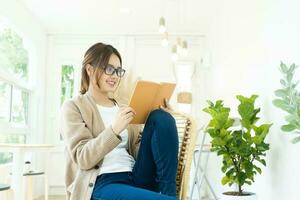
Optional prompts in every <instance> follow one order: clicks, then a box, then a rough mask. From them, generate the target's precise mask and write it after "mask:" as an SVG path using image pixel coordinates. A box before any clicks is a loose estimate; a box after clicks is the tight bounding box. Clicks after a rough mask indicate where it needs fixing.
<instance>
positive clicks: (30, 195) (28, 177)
mask: <svg viewBox="0 0 300 200" xmlns="http://www.w3.org/2000/svg"><path fill="white" fill-rule="evenodd" d="M35 176H43V177H44V182H45V185H44V188H45V194H44V199H45V200H48V177H47V175H46V174H45V173H44V172H29V173H24V174H23V177H24V178H25V180H26V186H27V199H28V200H33V199H34V194H33V189H34V186H33V180H32V179H33V177H35Z"/></svg>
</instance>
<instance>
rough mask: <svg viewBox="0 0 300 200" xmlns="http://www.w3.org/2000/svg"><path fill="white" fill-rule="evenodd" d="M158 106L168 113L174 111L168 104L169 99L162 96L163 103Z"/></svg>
mask: <svg viewBox="0 0 300 200" xmlns="http://www.w3.org/2000/svg"><path fill="white" fill-rule="evenodd" d="M159 108H160V109H162V110H164V111H166V112H168V113H173V112H174V110H173V108H172V107H171V105H170V104H169V101H168V100H167V99H166V98H164V105H160V106H159Z"/></svg>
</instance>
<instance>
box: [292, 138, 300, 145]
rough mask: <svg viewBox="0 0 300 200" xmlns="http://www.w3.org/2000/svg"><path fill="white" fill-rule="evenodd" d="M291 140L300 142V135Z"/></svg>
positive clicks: (294, 142)
mask: <svg viewBox="0 0 300 200" xmlns="http://www.w3.org/2000/svg"><path fill="white" fill-rule="evenodd" d="M291 142H292V143H293V144H296V143H298V142H300V136H298V137H295V138H294V139H292V141H291Z"/></svg>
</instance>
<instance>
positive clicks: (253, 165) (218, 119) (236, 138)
mask: <svg viewBox="0 0 300 200" xmlns="http://www.w3.org/2000/svg"><path fill="white" fill-rule="evenodd" d="M257 97H258V96H257V95H252V96H251V97H250V98H247V97H244V96H240V95H238V96H237V99H238V100H239V101H240V104H239V106H238V112H239V115H240V118H237V119H239V124H240V125H239V127H235V125H234V122H235V120H234V119H233V118H230V117H229V112H230V108H228V107H224V105H223V101H222V100H218V101H216V102H215V103H213V102H211V101H208V104H209V106H208V107H207V108H205V109H203V111H205V112H207V113H209V114H210V115H211V117H212V119H211V120H210V122H209V124H208V126H207V128H206V131H207V132H208V133H209V135H210V136H211V139H212V141H211V144H212V149H211V150H212V151H214V152H217V155H219V156H222V157H223V165H222V172H223V173H224V177H223V178H222V181H221V182H222V185H226V184H228V185H229V186H231V185H233V184H234V185H236V186H237V188H238V189H237V191H229V192H224V193H223V194H222V197H221V199H222V200H255V199H257V198H256V195H255V194H254V193H250V192H246V191H244V190H243V186H244V184H248V185H251V184H252V183H253V182H254V176H255V175H256V174H257V173H259V174H261V168H260V167H259V166H258V164H262V165H264V166H266V161H265V160H264V157H265V155H266V151H267V150H269V144H267V143H265V138H266V136H267V134H268V133H269V129H270V127H271V125H272V124H261V125H257V124H256V123H257V121H258V120H259V118H258V117H257V114H258V113H259V112H260V108H255V107H254V103H255V100H256V98H257Z"/></svg>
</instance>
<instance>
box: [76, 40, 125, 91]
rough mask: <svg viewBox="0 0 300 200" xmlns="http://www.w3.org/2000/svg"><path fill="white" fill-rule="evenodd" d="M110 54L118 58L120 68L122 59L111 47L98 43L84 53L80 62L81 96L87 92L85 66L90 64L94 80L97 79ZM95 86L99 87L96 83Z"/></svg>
mask: <svg viewBox="0 0 300 200" xmlns="http://www.w3.org/2000/svg"><path fill="white" fill-rule="evenodd" d="M112 54H115V55H116V56H117V57H118V58H119V60H120V63H121V66H122V58H121V55H120V53H119V52H118V50H117V49H116V48H114V47H113V46H111V45H108V44H104V43H100V42H99V43H96V44H94V45H93V46H91V47H90V48H89V49H88V50H87V51H86V52H85V54H84V59H83V62H82V69H81V86H80V93H81V94H85V93H86V92H87V90H88V88H89V84H90V78H89V75H88V74H87V72H86V65H87V64H90V65H92V66H93V67H94V68H95V75H96V78H98V79H99V78H100V76H101V75H102V73H103V67H104V66H106V65H107V64H108V62H109V58H110V56H111V55H112ZM97 84H98V86H99V83H98V81H97ZM99 87H100V86H99Z"/></svg>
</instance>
